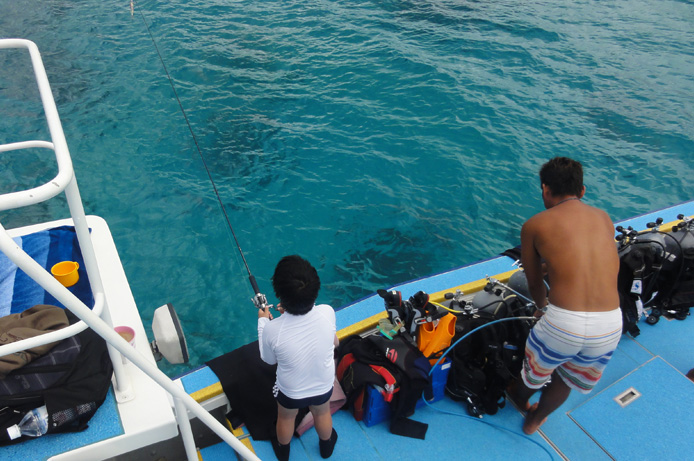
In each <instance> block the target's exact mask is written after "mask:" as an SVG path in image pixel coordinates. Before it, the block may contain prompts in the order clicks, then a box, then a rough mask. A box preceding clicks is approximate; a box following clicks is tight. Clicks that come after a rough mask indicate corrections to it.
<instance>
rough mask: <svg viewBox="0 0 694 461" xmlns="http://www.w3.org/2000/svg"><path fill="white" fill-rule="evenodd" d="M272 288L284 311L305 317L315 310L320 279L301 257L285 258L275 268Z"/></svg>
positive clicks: (309, 264)
mask: <svg viewBox="0 0 694 461" xmlns="http://www.w3.org/2000/svg"><path fill="white" fill-rule="evenodd" d="M272 288H273V289H274V290H275V296H277V298H278V299H279V300H280V302H281V303H282V307H283V308H284V310H286V311H287V312H289V313H290V314H293V315H304V314H306V313H307V312H309V311H310V310H311V309H313V304H314V303H315V302H316V298H317V297H318V290H320V279H319V278H318V273H317V272H316V269H315V268H314V267H313V266H312V265H311V263H309V262H308V261H306V260H305V259H304V258H302V257H301V256H297V255H291V256H285V257H284V258H282V259H280V262H278V263H277V267H275V273H274V275H273V276H272Z"/></svg>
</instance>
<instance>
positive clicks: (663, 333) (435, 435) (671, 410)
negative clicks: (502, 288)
mask: <svg viewBox="0 0 694 461" xmlns="http://www.w3.org/2000/svg"><path fill="white" fill-rule="evenodd" d="M640 327H641V334H640V335H639V336H638V337H637V338H631V337H630V336H627V335H624V336H623V338H622V341H621V343H620V345H619V348H618V349H617V351H616V352H615V354H614V357H613V358H612V360H611V361H610V364H609V366H608V367H607V369H606V370H605V374H604V375H603V379H602V380H601V381H600V383H599V385H598V387H597V388H596V389H595V390H594V391H593V392H592V393H591V394H588V395H582V394H579V393H576V392H573V393H572V394H571V396H570V397H569V399H568V400H567V401H566V402H565V404H564V405H563V406H562V407H560V408H559V409H558V410H557V411H556V412H555V413H553V414H552V415H550V416H549V418H548V420H547V422H546V423H545V424H544V425H543V426H542V428H541V430H540V431H539V433H537V434H534V435H533V436H531V437H529V438H528V437H526V436H525V435H524V434H522V432H521V425H522V421H523V415H522V414H521V413H520V412H519V411H518V410H516V409H515V408H514V407H513V405H511V404H507V405H506V407H505V408H503V409H502V410H500V411H499V413H497V414H496V415H493V416H492V415H485V416H484V417H483V419H481V420H478V419H477V418H472V417H469V416H467V414H466V412H465V409H464V407H463V406H462V405H461V404H460V403H459V402H454V401H452V400H450V399H449V398H447V397H446V398H444V399H443V400H441V401H439V402H436V403H434V404H432V405H431V406H430V407H428V406H424V407H421V408H419V409H417V411H416V412H415V414H414V416H413V419H415V420H417V421H421V422H424V423H427V424H429V430H428V432H427V435H426V439H425V440H417V439H410V438H403V437H401V436H397V435H393V434H391V433H390V432H389V431H388V423H387V422H384V423H380V424H377V425H375V426H372V427H367V426H366V425H365V424H364V423H363V422H357V421H355V420H354V417H353V416H352V414H351V413H350V412H348V411H345V410H340V411H338V412H337V413H335V415H334V420H333V421H334V426H335V428H336V430H337V432H338V434H339V440H338V443H337V445H336V448H335V452H334V454H333V457H332V458H331V459H334V460H335V461H342V460H378V459H381V460H390V459H400V460H422V459H431V458H432V457H434V456H436V457H441V458H443V459H459V458H461V457H464V458H466V459H485V460H494V459H499V460H502V459H503V460H507V459H510V458H512V459H518V460H521V459H523V460H525V459H528V460H542V459H548V460H549V459H555V460H560V459H562V458H564V459H570V460H585V459H591V460H601V459H604V460H609V459H617V460H620V459H624V460H626V459H628V460H638V459H643V460H647V459H656V458H660V459H684V458H686V457H687V456H688V455H689V453H690V451H691V446H690V439H689V436H690V432H691V429H692V428H693V427H694V414H692V412H691V409H692V408H694V383H693V382H691V381H689V380H688V379H687V378H686V377H685V376H684V374H686V372H687V371H688V370H689V369H691V368H694V355H693V353H692V351H693V350H694V348H693V346H694V344H692V343H693V341H694V321H692V320H691V319H690V318H688V319H687V320H685V321H678V320H667V319H665V318H662V319H661V321H660V322H659V323H658V324H656V325H647V324H646V323H645V322H641V323H640ZM630 388H634V389H636V391H638V392H639V393H640V394H641V396H640V397H638V398H637V399H635V400H634V401H633V403H632V404H631V405H628V406H626V407H624V408H622V407H621V406H620V405H619V404H617V403H616V402H615V401H614V398H615V397H617V396H618V395H620V394H622V393H623V392H624V391H626V390H628V389H630ZM458 415H462V416H458ZM638 434H642V436H638ZM663 440H667V443H663V442H662V441H663ZM252 446H253V448H254V450H255V452H256V454H257V455H258V456H259V457H260V458H261V459H275V457H274V453H273V451H272V447H271V445H270V443H269V442H267V441H252ZM230 450H231V449H230V448H229V447H228V446H226V445H224V444H220V445H215V446H212V447H208V448H206V449H203V450H202V451H201V454H202V457H203V459H204V460H205V461H209V460H215V459H228V458H225V457H226V456H228V455H229V454H230ZM290 459H291V460H297V461H298V460H315V459H321V458H320V455H319V453H318V438H317V434H316V432H315V430H309V431H308V432H306V433H305V434H304V435H303V436H302V437H300V438H296V437H295V438H294V439H293V440H292V444H291V458H290Z"/></svg>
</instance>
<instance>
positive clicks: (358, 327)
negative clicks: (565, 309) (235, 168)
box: [337, 269, 518, 341]
mask: <svg viewBox="0 0 694 461" xmlns="http://www.w3.org/2000/svg"><path fill="white" fill-rule="evenodd" d="M517 271H518V269H513V270H510V271H508V272H502V273H501V274H496V275H494V276H493V278H495V279H496V280H498V281H500V282H503V283H506V282H508V279H509V278H511V275H513V274H514V273H515V272H517ZM486 284H487V279H486V278H484V279H479V280H475V281H473V282H469V283H464V284H462V285H458V286H456V287H453V288H447V289H445V290H443V291H437V292H436V293H431V294H430V295H429V299H430V300H431V301H433V302H436V303H441V302H443V301H445V299H446V298H445V295H446V293H454V292H455V290H460V291H461V292H463V293H465V294H471V293H476V292H478V291H480V290H482V289H483V288H484V286H485V285H486ZM387 317H388V313H387V312H386V311H385V309H384V310H383V312H379V313H378V314H375V315H372V316H371V317H368V318H365V319H364V320H361V321H359V322H357V323H354V324H352V325H350V326H348V327H345V328H342V329H341V330H340V331H338V332H337V339H339V340H340V341H342V340H343V339H344V338H346V337H348V336H350V335H358V334H361V333H364V332H365V331H368V330H371V329H373V328H376V325H378V321H379V320H381V319H384V318H387Z"/></svg>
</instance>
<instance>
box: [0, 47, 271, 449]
mask: <svg viewBox="0 0 694 461" xmlns="http://www.w3.org/2000/svg"><path fill="white" fill-rule="evenodd" d="M7 48H24V49H26V50H28V51H29V54H30V56H31V61H32V65H33V68H34V74H35V76H36V81H37V84H38V87H39V93H40V95H41V100H42V102H43V107H44V112H45V115H46V119H47V121H48V127H49V131H50V135H51V138H52V141H53V142H52V143H48V142H46V141H25V142H19V143H12V144H5V145H2V146H0V153H2V152H8V151H12V150H19V149H27V148H48V149H53V151H54V152H55V156H56V161H57V163H58V175H57V176H56V177H55V178H54V179H53V180H52V181H49V182H48V183H46V184H44V185H42V186H39V187H36V188H33V189H29V190H25V191H19V192H12V193H9V194H4V195H2V196H0V211H3V210H7V209H12V208H19V207H24V206H28V205H32V204H36V203H40V202H43V201H46V200H48V199H50V198H53V197H55V196H56V195H58V194H59V193H61V192H65V196H66V198H67V202H68V207H69V209H70V215H71V216H72V220H73V223H74V225H75V231H76V234H77V240H78V243H79V246H80V249H81V250H82V256H83V258H84V263H85V269H86V271H87V276H88V277H89V281H90V284H91V286H92V292H93V294H94V301H95V309H94V310H92V309H90V308H89V307H88V306H87V305H85V304H84V303H83V302H82V301H81V300H80V299H79V298H77V297H76V296H75V295H74V294H73V293H71V292H70V291H69V290H68V289H67V288H65V287H64V286H62V285H61V284H60V282H58V281H57V280H56V279H55V278H54V277H52V276H51V275H50V274H49V273H48V271H46V269H45V268H44V267H43V266H41V265H40V264H39V263H38V262H36V261H35V260H34V259H33V258H32V257H31V256H29V255H28V254H27V253H26V252H25V251H24V250H22V249H21V248H20V247H19V245H17V243H16V242H15V241H14V240H13V239H12V237H10V235H9V234H8V233H7V231H6V230H5V228H4V227H3V226H2V224H0V251H2V252H3V253H5V255H7V257H8V258H9V259H10V260H11V261H12V262H13V263H14V264H16V265H17V267H19V268H20V269H21V270H23V271H24V272H25V273H26V274H27V275H28V276H29V277H31V278H32V279H33V280H34V281H36V282H37V283H38V284H39V285H40V286H41V287H43V288H44V289H45V290H46V291H48V292H49V293H50V294H52V295H53V296H54V297H55V298H56V299H57V300H58V301H60V302H61V303H62V304H63V305H64V306H65V307H66V308H67V309H69V310H70V311H71V312H73V313H74V314H75V315H76V316H77V317H78V318H79V319H80V322H78V323H76V324H74V325H71V326H69V327H67V328H64V329H62V330H59V331H56V332H51V333H46V334H43V335H40V336H37V337H34V338H29V339H24V340H22V341H18V342H16V343H13V344H8V345H4V346H0V356H3V355H6V354H9V353H13V352H17V351H19V350H24V349H28V348H31V347H35V346H37V345H42V344H47V343H49V342H54V341H57V340H59V339H64V338H66V337H68V336H71V335H74V334H76V333H78V332H79V331H82V330H84V329H85V328H87V327H89V328H91V329H92V330H94V331H95V332H96V333H97V334H98V335H99V336H101V337H102V338H104V340H105V341H106V342H107V344H108V347H109V354H110V357H111V361H112V362H113V368H114V374H115V377H116V383H117V384H118V387H119V388H118V389H117V390H118V391H120V394H121V396H125V397H124V398H126V399H127V394H128V392H129V390H130V386H129V380H128V379H127V375H126V374H125V370H124V368H123V365H122V360H121V354H122V355H123V356H125V357H126V358H128V359H129V360H130V362H131V363H133V364H134V365H135V366H137V367H138V368H139V369H141V370H142V371H143V372H144V373H145V374H147V375H148V376H149V377H150V378H152V379H153V380H154V381H155V382H156V383H157V384H158V385H159V386H161V387H162V388H163V389H164V390H166V391H167V392H168V393H169V394H171V395H172V396H173V398H174V408H175V411H176V418H177V421H178V426H179V429H180V433H181V437H182V438H183V443H184V445H185V448H186V453H187V457H188V458H189V460H190V461H193V460H195V459H197V456H195V453H196V451H195V444H194V440H193V436H192V432H191V430H190V424H189V418H188V414H187V411H186V409H187V410H188V411H190V412H191V413H193V415H195V416H197V417H198V418H199V419H200V421H201V422H202V423H203V424H205V425H206V426H207V427H209V428H210V429H211V430H212V431H213V432H214V433H215V434H217V435H218V436H219V437H220V438H221V439H222V440H224V441H225V442H226V443H227V444H229V445H230V446H231V447H232V448H233V449H234V450H235V451H236V452H237V453H238V454H239V455H241V456H242V457H244V459H248V460H252V461H259V458H258V457H257V456H256V455H255V454H254V453H253V452H252V451H251V450H249V449H248V448H247V447H246V446H245V445H243V443H241V442H240V441H239V440H238V439H237V438H236V437H235V436H234V435H233V434H232V433H231V432H229V430H227V428H225V427H224V426H223V425H222V424H221V423H220V422H219V421H217V419H215V418H214V417H213V416H212V415H211V414H210V413H209V412H208V411H207V410H205V409H204V408H203V407H202V406H201V405H200V404H199V403H198V402H196V401H195V400H194V399H193V398H192V397H191V396H190V395H188V393H187V392H185V390H184V389H182V388H181V387H180V386H178V385H176V384H175V383H174V382H173V381H172V380H171V379H170V378H169V377H168V376H166V375H165V374H164V373H163V372H162V371H161V370H159V368H157V367H156V365H153V364H152V363H150V362H149V361H148V360H147V358H146V357H145V356H144V355H142V354H141V353H140V352H138V351H137V350H136V349H135V348H133V347H131V346H130V344H129V343H128V342H127V341H126V340H125V339H123V338H122V337H121V336H120V335H119V334H118V333H116V332H115V331H114V330H113V328H112V327H111V326H110V325H109V324H108V323H106V322H105V321H104V320H103V319H102V318H101V317H100V315H107V316H108V315H109V314H108V309H106V310H102V309H103V306H105V305H106V297H105V295H104V288H103V284H102V281H101V275H100V273H99V269H98V265H97V261H96V255H95V252H94V247H93V244H92V241H91V237H90V235H89V226H88V224H87V219H86V216H85V213H84V208H83V205H82V199H81V197H80V194H79V189H78V188H77V181H76V179H75V177H74V172H73V168H72V160H71V158H70V153H69V151H68V148H67V142H66V141H65V136H64V134H63V129H62V126H61V123H60V119H59V117H58V110H57V108H56V106H55V101H54V100H53V95H52V92H51V89H50V85H49V83H48V77H47V75H46V71H45V69H44V66H43V62H42V60H41V55H40V53H39V50H38V47H37V46H36V44H35V43H33V42H31V41H29V40H23V39H4V40H0V49H7ZM117 394H118V392H117ZM119 401H120V400H119Z"/></svg>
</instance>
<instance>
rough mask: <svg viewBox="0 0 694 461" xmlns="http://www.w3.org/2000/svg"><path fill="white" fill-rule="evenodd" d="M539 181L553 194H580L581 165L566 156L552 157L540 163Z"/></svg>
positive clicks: (581, 188)
mask: <svg viewBox="0 0 694 461" xmlns="http://www.w3.org/2000/svg"><path fill="white" fill-rule="evenodd" d="M540 183H542V184H544V185H546V186H547V187H549V190H550V191H552V194H553V195H555V196H559V197H563V196H565V195H576V196H580V195H581V192H583V166H581V164H580V162H577V161H576V160H573V159H570V158H567V157H554V158H553V159H551V160H550V161H548V162H547V163H545V164H544V165H542V168H541V169H540Z"/></svg>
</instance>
